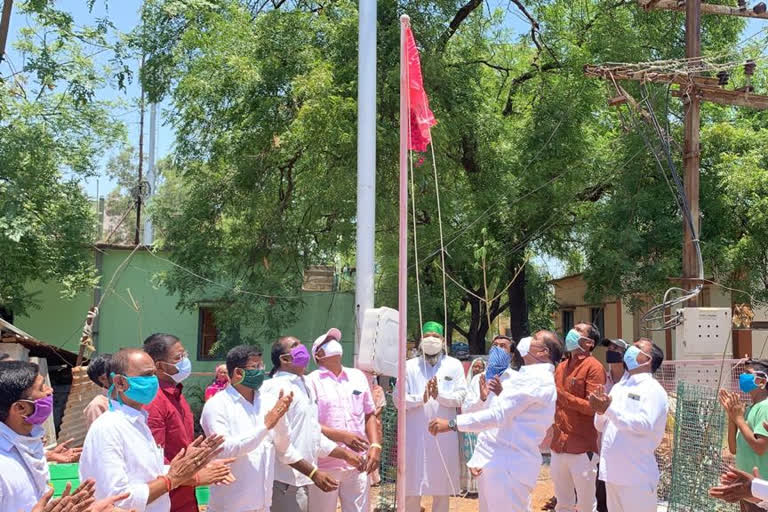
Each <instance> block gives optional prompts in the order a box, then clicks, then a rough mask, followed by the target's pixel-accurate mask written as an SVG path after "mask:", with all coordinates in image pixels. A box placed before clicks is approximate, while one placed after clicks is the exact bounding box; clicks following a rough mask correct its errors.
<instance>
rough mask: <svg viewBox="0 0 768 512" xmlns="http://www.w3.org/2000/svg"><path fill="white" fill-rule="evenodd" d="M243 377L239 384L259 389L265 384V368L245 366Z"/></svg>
mask: <svg viewBox="0 0 768 512" xmlns="http://www.w3.org/2000/svg"><path fill="white" fill-rule="evenodd" d="M242 370H243V378H242V379H240V382H238V384H240V385H242V386H245V387H247V388H251V389H253V390H255V391H258V390H259V388H260V387H261V385H262V384H264V369H263V368H249V369H246V368H243V369H242Z"/></svg>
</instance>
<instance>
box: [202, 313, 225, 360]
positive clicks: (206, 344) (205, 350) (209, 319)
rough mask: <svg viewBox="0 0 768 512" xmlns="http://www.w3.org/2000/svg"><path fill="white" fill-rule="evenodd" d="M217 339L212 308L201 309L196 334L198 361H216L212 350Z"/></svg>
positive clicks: (214, 314) (214, 315)
mask: <svg viewBox="0 0 768 512" xmlns="http://www.w3.org/2000/svg"><path fill="white" fill-rule="evenodd" d="M217 339H218V331H217V330H216V312H215V310H214V308H208V307H201V308H200V316H199V322H198V334H197V358H198V360H201V361H204V360H211V359H217V358H216V356H215V355H214V353H213V348H214V345H215V344H216V340H217ZM219 359H221V358H219Z"/></svg>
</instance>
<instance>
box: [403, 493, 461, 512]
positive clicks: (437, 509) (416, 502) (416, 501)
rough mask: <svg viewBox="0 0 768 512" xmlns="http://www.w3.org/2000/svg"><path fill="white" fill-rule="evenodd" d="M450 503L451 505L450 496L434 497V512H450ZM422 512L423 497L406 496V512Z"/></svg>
mask: <svg viewBox="0 0 768 512" xmlns="http://www.w3.org/2000/svg"><path fill="white" fill-rule="evenodd" d="M449 503H450V496H432V512H448V504H449ZM420 511H421V496H406V497H405V512H420ZM427 512H429V511H427Z"/></svg>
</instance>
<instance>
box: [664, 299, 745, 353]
mask: <svg viewBox="0 0 768 512" xmlns="http://www.w3.org/2000/svg"><path fill="white" fill-rule="evenodd" d="M680 313H681V315H682V317H681V322H680V324H679V325H678V326H677V327H676V328H675V349H676V353H675V358H676V359H721V358H722V357H723V355H725V357H730V354H731V351H732V347H731V336H730V331H731V309H730V308H682V309H681V310H680Z"/></svg>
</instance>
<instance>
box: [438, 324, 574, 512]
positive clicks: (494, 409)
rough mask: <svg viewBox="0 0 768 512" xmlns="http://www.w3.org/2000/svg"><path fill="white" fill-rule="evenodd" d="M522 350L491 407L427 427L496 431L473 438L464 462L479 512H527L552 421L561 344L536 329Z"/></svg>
mask: <svg viewBox="0 0 768 512" xmlns="http://www.w3.org/2000/svg"><path fill="white" fill-rule="evenodd" d="M526 348H527V350H526V351H525V352H526V355H525V356H524V357H523V361H524V362H525V365H524V366H523V367H522V368H521V369H520V375H519V377H518V378H517V379H515V380H514V385H506V386H504V388H503V390H502V392H501V395H500V396H499V397H498V399H497V400H496V401H495V403H494V404H493V405H492V406H491V407H489V408H487V409H484V410H480V411H477V412H472V413H469V414H461V415H459V416H458V417H457V418H456V420H455V421H452V420H446V419H437V418H436V419H433V420H432V421H431V422H430V424H429V431H430V432H431V433H432V434H433V435H437V434H438V433H441V432H448V431H451V430H453V431H459V432H483V431H492V430H493V429H497V430H496V433H495V435H492V434H491V435H488V436H486V437H485V438H484V439H483V440H482V441H481V440H479V439H478V444H477V446H476V447H475V453H474V455H473V456H472V459H471V460H470V461H469V463H468V464H467V466H469V468H470V469H471V470H472V473H473V474H474V475H475V476H477V477H478V481H477V487H478V494H479V500H480V512H490V511H491V510H495V509H496V508H498V507H499V506H502V507H504V508H505V509H506V510H509V511H510V512H524V511H527V510H528V508H529V502H530V495H531V491H533V488H534V486H535V485H536V479H537V478H538V476H539V470H540V468H541V453H540V451H539V445H540V444H541V442H542V440H543V439H544V436H545V435H546V433H547V429H548V428H549V427H550V425H551V424H552V421H553V419H554V417H555V403H556V401H557V392H556V390H555V380H554V372H555V364H556V363H558V362H560V359H561V357H562V353H563V344H562V342H561V341H560V339H559V338H558V337H557V334H555V333H553V332H551V331H538V332H537V333H536V334H534V335H533V337H532V338H531V340H530V343H529V345H528V346H527V347H526ZM510 461H514V464H511V463H510Z"/></svg>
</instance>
